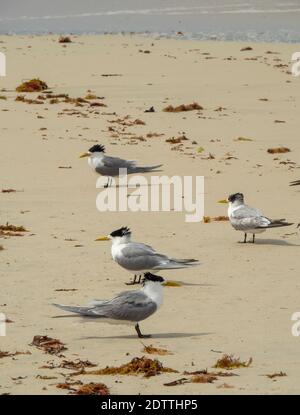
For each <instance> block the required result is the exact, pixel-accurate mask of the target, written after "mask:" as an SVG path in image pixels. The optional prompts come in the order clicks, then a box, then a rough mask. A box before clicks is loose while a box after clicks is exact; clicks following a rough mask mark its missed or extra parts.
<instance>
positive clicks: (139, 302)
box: [94, 290, 157, 321]
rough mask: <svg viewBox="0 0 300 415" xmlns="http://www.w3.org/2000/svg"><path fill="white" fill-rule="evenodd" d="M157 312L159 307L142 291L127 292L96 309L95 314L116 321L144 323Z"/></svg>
mask: <svg viewBox="0 0 300 415" xmlns="http://www.w3.org/2000/svg"><path fill="white" fill-rule="evenodd" d="M156 310H157V305H156V303H155V302H154V301H152V300H151V299H150V298H149V297H148V296H146V295H145V294H144V293H143V292H142V291H140V290H138V291H126V292H123V293H121V294H119V295H118V296H117V297H115V298H113V299H112V300H110V301H107V302H106V303H105V304H102V305H99V306H98V307H95V308H94V314H95V315H97V314H99V315H100V316H105V317H107V318H111V319H115V320H126V321H142V320H145V319H146V318H147V317H149V316H151V315H152V314H153V313H154V312H155V311H156Z"/></svg>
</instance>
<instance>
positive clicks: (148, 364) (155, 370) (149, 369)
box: [83, 356, 178, 378]
mask: <svg viewBox="0 0 300 415" xmlns="http://www.w3.org/2000/svg"><path fill="white" fill-rule="evenodd" d="M83 373H84V374H86V375H141V374H142V375H144V377H145V378H149V377H151V376H156V375H160V374H161V373H178V371H177V370H174V369H171V368H169V367H163V364H162V363H161V362H160V361H159V360H157V359H154V360H153V359H148V358H147V357H145V356H143V357H134V358H133V359H132V360H131V361H130V362H129V363H125V364H124V365H121V366H119V367H110V366H107V367H106V368H104V369H98V370H91V371H88V372H83Z"/></svg>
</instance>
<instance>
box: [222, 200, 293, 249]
mask: <svg viewBox="0 0 300 415" xmlns="http://www.w3.org/2000/svg"><path fill="white" fill-rule="evenodd" d="M219 203H229V207H228V216H229V220H230V223H231V225H232V227H233V228H234V229H235V230H237V231H243V232H244V234H245V237H244V243H246V242H247V234H248V233H252V234H253V238H252V242H253V243H254V242H255V234H257V233H262V232H265V231H266V230H267V229H269V228H280V227H282V226H290V225H293V224H292V223H288V222H286V220H285V219H269V218H267V217H266V216H263V214H262V213H261V212H260V211H259V210H258V209H255V208H252V207H250V206H247V205H245V203H244V195H243V194H242V193H235V194H232V195H230V196H229V197H228V199H224V200H220V201H219Z"/></svg>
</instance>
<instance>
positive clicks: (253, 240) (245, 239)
mask: <svg viewBox="0 0 300 415" xmlns="http://www.w3.org/2000/svg"><path fill="white" fill-rule="evenodd" d="M244 235H245V236H244V244H245V243H247V234H246V233H245V234H244ZM252 243H253V244H254V243H255V233H253V235H252Z"/></svg>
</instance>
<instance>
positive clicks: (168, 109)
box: [163, 102, 203, 112]
mask: <svg viewBox="0 0 300 415" xmlns="http://www.w3.org/2000/svg"><path fill="white" fill-rule="evenodd" d="M194 110H203V107H202V106H201V105H199V104H198V103H197V102H193V103H192V104H187V105H185V104H181V105H178V106H177V107H173V105H168V106H167V107H165V108H164V109H163V111H164V112H183V111H194Z"/></svg>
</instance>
